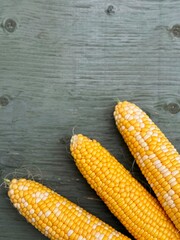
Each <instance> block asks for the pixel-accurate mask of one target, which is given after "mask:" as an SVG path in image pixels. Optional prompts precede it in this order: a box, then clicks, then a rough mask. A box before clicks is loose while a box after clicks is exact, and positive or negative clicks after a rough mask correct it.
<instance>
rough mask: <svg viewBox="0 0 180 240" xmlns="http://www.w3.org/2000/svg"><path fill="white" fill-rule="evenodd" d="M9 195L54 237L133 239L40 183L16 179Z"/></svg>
mask: <svg viewBox="0 0 180 240" xmlns="http://www.w3.org/2000/svg"><path fill="white" fill-rule="evenodd" d="M8 195H9V197H10V200H11V201H12V203H13V204H14V206H15V207H16V208H17V209H18V210H19V212H20V213H21V214H22V215H23V216H24V217H25V218H26V219H27V221H29V222H30V223H32V225H34V226H35V227H36V228H37V229H38V230H39V231H41V232H42V233H43V234H44V235H45V236H47V237H48V238H50V239H52V240H55V239H56V240H60V239H74V240H86V239H91V240H95V239H98V240H103V239H104V240H105V239H106V240H107V239H114V240H115V239H122V240H127V239H129V238H127V237H125V236H124V235H122V234H121V233H119V232H117V231H116V230H114V229H113V228H112V227H110V226H109V225H107V224H105V223H104V222H102V221H101V220H99V219H98V218H96V217H95V216H93V215H91V214H89V213H88V212H86V211H85V210H83V209H82V208H80V207H79V206H77V205H76V204H74V203H72V202H70V201H68V200H67V199H65V198H64V197H62V196H60V195H58V194H57V193H55V192H53V191H52V190H50V189H48V188H47V187H45V186H43V185H41V184H40V183H37V182H34V181H31V180H25V179H20V180H16V179H14V180H12V181H11V184H10V187H9V192H8Z"/></svg>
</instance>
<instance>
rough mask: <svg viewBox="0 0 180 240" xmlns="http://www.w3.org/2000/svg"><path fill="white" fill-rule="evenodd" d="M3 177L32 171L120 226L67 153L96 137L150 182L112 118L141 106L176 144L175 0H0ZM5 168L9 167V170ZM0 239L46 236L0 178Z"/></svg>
mask: <svg viewBox="0 0 180 240" xmlns="http://www.w3.org/2000/svg"><path fill="white" fill-rule="evenodd" d="M0 22H1V28H0V46H1V47H0V177H1V183H2V182H3V178H4V177H5V176H8V177H9V178H11V177H13V176H17V177H21V176H27V175H28V176H29V177H32V176H33V177H34V178H35V179H39V180H40V181H41V182H43V183H45V184H47V185H48V186H49V187H51V188H52V189H54V190H56V191H57V192H59V193H61V194H62V195H64V196H66V197H68V198H69V199H70V200H72V201H73V202H75V203H77V204H79V205H80V206H82V207H84V208H85V209H86V210H88V211H90V212H91V213H93V214H95V215H97V216H98V217H99V218H101V219H102V220H104V221H106V222H107V223H109V224H111V225H112V226H113V227H115V228H116V229H117V230H119V231H122V232H124V233H127V232H126V230H125V229H124V228H123V227H122V226H121V225H120V223H119V222H118V221H117V220H116V219H115V217H113V216H112V214H111V213H110V212H109V211H108V210H107V208H106V207H105V205H104V204H103V203H102V201H101V200H100V199H99V198H98V197H97V196H96V194H95V192H94V191H93V190H91V189H90V187H89V186H88V184H87V183H86V181H85V180H84V179H83V177H82V176H81V174H80V173H79V172H78V170H77V168H76V167H75V165H74V162H73V159H72V157H71V156H70V153H69V139H70V137H71V135H72V134H73V132H75V133H83V134H85V135H87V136H89V137H91V138H96V139H97V140H98V141H100V142H101V143H102V144H103V145H104V146H105V147H106V148H107V149H108V150H110V151H111V153H112V154H113V155H115V156H116V157H117V158H118V159H119V161H120V162H122V163H123V164H124V166H125V167H126V168H127V169H129V170H131V172H132V174H133V175H134V176H135V177H136V178H138V179H139V181H140V182H141V183H142V184H143V185H144V186H145V187H147V189H149V190H150V188H149V186H148V185H147V183H146V182H145V180H144V178H143V177H142V176H141V174H140V172H139V170H138V168H137V166H136V165H135V166H134V167H133V168H132V163H133V159H132V157H131V155H130V154H129V152H128V149H127V147H126V145H125V144H124V142H123V140H122V138H121V136H120V135H119V133H118V131H117V129H116V127H115V124H114V120H113V116H112V113H113V109H114V106H115V104H116V101H117V99H120V100H129V101H132V102H134V103H136V104H138V105H139V106H140V107H142V108H143V109H144V110H145V111H146V112H147V113H148V114H149V115H150V116H151V118H152V119H153V120H154V121H155V122H156V123H157V124H158V125H159V127H160V128H161V129H162V130H163V131H164V133H165V134H166V135H167V136H168V137H169V139H170V140H171V141H172V142H173V144H174V145H175V147H176V148H177V149H178V150H180V147H179V144H178V143H179V135H180V128H179V126H180V125H179V124H180V114H179V110H180V97H179V94H180V74H179V73H180V26H179V25H178V24H180V1H179V0H164V1H162V0H129V1H127V0H89V1H87V0H51V1H50V0H32V1H29V0H1V1H0ZM7 174H8V175H7ZM0 239H1V240H17V239H19V240H32V239H34V240H37V239H38V240H39V239H41V240H42V239H46V238H45V237H44V236H42V235H41V234H40V233H39V232H38V231H37V230H35V229H34V228H33V227H32V226H31V225H30V224H27V223H26V221H25V220H24V219H23V218H22V217H21V216H20V215H19V214H18V213H17V212H16V210H15V209H14V208H13V207H12V205H11V204H10V202H9V199H8V197H7V191H6V189H4V187H3V186H1V188H0Z"/></svg>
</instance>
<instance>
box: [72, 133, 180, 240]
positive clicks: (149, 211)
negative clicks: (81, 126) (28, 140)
mask: <svg viewBox="0 0 180 240" xmlns="http://www.w3.org/2000/svg"><path fill="white" fill-rule="evenodd" d="M70 150H71V154H72V156H73V157H74V160H75V163H76V165H77V167H78V169H79V170H80V172H81V173H82V175H83V176H84V177H85V178H86V180H87V181H88V183H89V184H90V186H91V187H92V188H93V189H94V190H95V191H96V193H97V194H98V195H99V196H100V197H101V198H102V200H103V201H104V202H105V203H106V205H107V206H108V208H109V209H110V211H111V212H112V213H113V214H114V215H115V216H116V217H117V218H118V219H119V220H120V221H121V223H122V224H123V225H124V226H125V227H126V228H127V230H128V231H129V232H130V233H131V234H132V235H133V236H134V237H135V239H139V240H142V239H148V240H151V239H161V240H162V239H163V240H167V239H168V240H175V239H180V235H179V233H178V231H177V229H176V228H175V227H174V225H173V224H172V222H171V221H170V219H169V218H168V217H167V215H166V214H165V212H164V210H163V209H162V208H161V206H160V205H159V203H158V201H157V200H156V199H155V198H154V197H152V195H151V194H150V193H149V192H147V191H146V190H145V189H144V187H143V186H142V185H141V184H140V183H139V182H138V181H137V180H136V179H135V178H133V177H132V175H131V174H130V173H129V172H128V171H127V170H126V169H125V168H124V167H123V166H122V164H120V163H119V162H118V161H117V160H116V159H115V158H114V157H113V156H112V155H111V154H110V153H109V152H108V151H107V150H106V149H105V148H103V147H102V146H101V145H100V143H98V142H97V141H96V140H91V139H89V138H87V137H85V136H83V135H81V134H79V135H74V136H72V138H71V144H70ZM95 169H98V170H97V171H96V174H95V176H93V177H91V176H92V174H91V173H92V172H94V171H95ZM107 172H108V174H106V173H107ZM104 176H105V177H104ZM115 179H116V180H115Z"/></svg>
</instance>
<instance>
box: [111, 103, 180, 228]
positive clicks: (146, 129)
mask: <svg viewBox="0 0 180 240" xmlns="http://www.w3.org/2000/svg"><path fill="white" fill-rule="evenodd" d="M114 117H115V121H116V125H117V127H118V129H119V131H120V133H121V134H122V136H123V138H124V140H125V142H126V143H127V145H128V147H129V149H130V151H131V153H132V155H133V156H134V158H135V159H136V161H137V163H138V165H139V167H140V169H141V171H142V173H143V174H144V176H145V177H146V179H147V180H148V182H149V184H150V185H151V187H152V188H153V190H154V192H155V194H156V195H157V197H158V200H159V201H160V203H161V205H162V206H163V207H164V209H165V211H166V212H167V214H168V215H169V217H170V218H171V219H172V221H173V222H174V224H175V225H176V227H177V228H178V230H180V204H179V203H180V200H179V199H180V155H179V153H178V152H177V151H176V149H175V148H174V146H173V145H172V144H171V143H170V142H169V140H168V139H167V138H166V137H165V135H164V134H163V133H162V132H161V131H160V129H159V128H158V127H157V126H156V125H155V124H154V123H153V122H152V120H151V119H150V118H149V117H148V116H147V114H146V113H144V112H143V111H142V110H141V109H140V108H139V107H137V106H136V105H135V104H132V103H129V102H120V103H118V104H117V105H116V107H115V112H114Z"/></svg>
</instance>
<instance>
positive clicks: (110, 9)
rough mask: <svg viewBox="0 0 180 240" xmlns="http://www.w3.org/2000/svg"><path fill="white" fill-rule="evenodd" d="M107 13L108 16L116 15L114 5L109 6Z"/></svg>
mask: <svg viewBox="0 0 180 240" xmlns="http://www.w3.org/2000/svg"><path fill="white" fill-rule="evenodd" d="M106 13H107V14H108V15H112V14H114V13H115V8H114V6H113V5H109V6H108V7H107V9H106Z"/></svg>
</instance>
